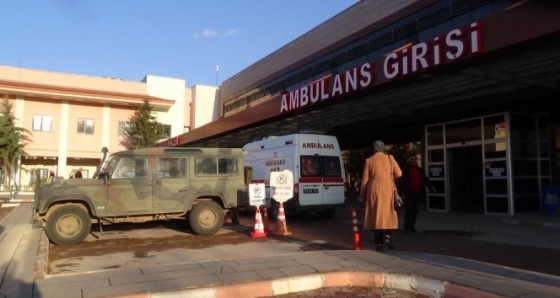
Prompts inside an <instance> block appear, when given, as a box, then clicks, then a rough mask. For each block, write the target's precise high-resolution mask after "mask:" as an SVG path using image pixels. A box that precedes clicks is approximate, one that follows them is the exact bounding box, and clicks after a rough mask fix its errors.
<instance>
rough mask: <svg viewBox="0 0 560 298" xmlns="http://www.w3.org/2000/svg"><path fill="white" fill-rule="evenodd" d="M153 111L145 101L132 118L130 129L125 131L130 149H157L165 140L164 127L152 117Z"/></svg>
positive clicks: (126, 143) (126, 144) (130, 119)
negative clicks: (161, 141)
mask: <svg viewBox="0 0 560 298" xmlns="http://www.w3.org/2000/svg"><path fill="white" fill-rule="evenodd" d="M153 109H154V108H153V106H152V105H150V103H149V102H148V100H144V103H142V105H140V106H139V107H138V109H136V111H135V112H134V114H133V115H132V116H130V118H129V121H130V127H128V129H126V130H125V138H126V139H127V140H126V141H127V142H125V146H127V148H128V149H138V148H147V147H155V146H157V144H158V142H159V141H160V140H161V139H163V138H164V135H163V127H162V125H161V124H160V123H158V122H157V119H156V117H154V116H153V115H152V112H153Z"/></svg>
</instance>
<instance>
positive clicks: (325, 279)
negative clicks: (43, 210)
mask: <svg viewBox="0 0 560 298" xmlns="http://www.w3.org/2000/svg"><path fill="white" fill-rule="evenodd" d="M352 286H359V287H369V288H389V289H398V290H403V291H409V292H413V293H419V294H424V295H427V296H429V297H486V298H498V297H504V296H501V295H497V294H494V293H490V292H486V291H482V290H479V289H475V288H471V287H467V286H464V285H460V284H456V283H451V282H448V281H442V280H437V279H432V278H425V277H421V276H410V275H402V274H392V273H383V272H368V271H337V272H327V273H322V274H311V275H303V276H297V277H287V278H281V279H274V280H265V281H257V282H247V283H237V284H227V285H220V286H215V287H202V288H194V289H183V290H178V291H168V292H158V293H151V292H141V293H135V294H129V295H119V296H115V297H120V298H127V297H128V298H133V297H134V298H140V297H151V298H167V297H208V298H223V297H273V296H275V295H283V294H289V293H295V292H302V291H311V290H317V289H320V288H331V287H352Z"/></svg>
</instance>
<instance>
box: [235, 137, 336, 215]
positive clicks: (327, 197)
mask: <svg viewBox="0 0 560 298" xmlns="http://www.w3.org/2000/svg"><path fill="white" fill-rule="evenodd" d="M243 151H244V152H243V153H244V157H243V160H244V163H245V167H248V168H251V169H252V183H264V184H265V186H266V193H267V195H266V203H267V205H268V206H269V207H272V208H271V217H273V218H275V217H276V215H277V212H278V208H277V205H278V204H277V203H276V201H274V200H271V198H270V173H271V172H275V171H279V172H281V171H284V170H290V171H292V173H293V175H294V197H293V198H292V199H289V200H288V201H286V202H285V203H284V209H285V210H286V212H288V211H290V210H314V211H318V212H319V215H321V216H322V217H325V218H328V217H332V216H333V215H334V213H335V211H336V209H337V208H339V207H342V206H343V205H344V201H345V197H344V193H345V192H344V190H345V182H346V181H345V175H344V164H343V160H342V155H341V152H340V147H339V145H338V141H337V139H336V137H335V136H328V135H318V134H292V135H286V136H273V137H268V138H266V139H263V140H260V141H255V142H252V143H249V144H247V145H245V146H243Z"/></svg>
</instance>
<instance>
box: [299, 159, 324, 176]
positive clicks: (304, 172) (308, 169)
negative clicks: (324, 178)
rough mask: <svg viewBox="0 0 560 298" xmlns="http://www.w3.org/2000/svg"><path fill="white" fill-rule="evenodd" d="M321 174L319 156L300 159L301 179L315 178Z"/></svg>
mask: <svg viewBox="0 0 560 298" xmlns="http://www.w3.org/2000/svg"><path fill="white" fill-rule="evenodd" d="M320 174H321V164H320V162H319V156H302V157H301V177H315V176H320Z"/></svg>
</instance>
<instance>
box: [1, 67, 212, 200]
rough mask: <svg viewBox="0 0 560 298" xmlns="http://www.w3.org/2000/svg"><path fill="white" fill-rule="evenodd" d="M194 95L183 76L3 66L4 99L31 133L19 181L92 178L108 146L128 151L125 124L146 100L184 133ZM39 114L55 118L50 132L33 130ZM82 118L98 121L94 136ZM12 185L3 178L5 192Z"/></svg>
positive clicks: (176, 130)
mask: <svg viewBox="0 0 560 298" xmlns="http://www.w3.org/2000/svg"><path fill="white" fill-rule="evenodd" d="M192 94H193V93H192V91H191V90H190V88H186V87H185V81H184V80H182V79H174V78H164V77H156V76H147V77H146V79H145V81H144V82H127V81H123V80H118V79H112V78H95V77H88V76H80V75H73V74H62V73H52V72H46V71H38V70H30V69H20V68H15V67H6V66H0V98H9V99H10V101H11V102H12V103H13V104H14V116H16V117H17V118H18V119H19V124H18V126H20V127H23V128H25V129H27V130H28V131H30V132H31V134H30V139H31V142H30V143H29V144H27V145H26V146H25V148H24V150H25V151H26V152H27V153H28V155H29V156H27V157H23V158H22V160H21V168H20V171H19V173H18V177H17V178H16V179H17V184H19V185H20V186H23V187H25V186H29V185H30V184H33V183H34V177H33V175H32V173H33V171H36V170H42V171H49V170H54V171H55V173H56V175H57V176H61V177H64V178H68V177H69V175H70V173H71V172H72V171H74V170H77V169H79V168H83V169H84V170H85V171H86V172H87V174H86V175H85V176H86V177H91V175H92V174H93V173H94V172H95V169H96V166H97V164H98V163H99V159H100V157H101V149H102V147H104V146H105V147H107V148H108V149H109V153H113V152H116V151H121V150H125V149H126V147H125V144H124V143H123V141H124V138H123V136H119V135H118V128H119V122H120V121H123V122H128V121H129V119H130V116H132V114H133V113H134V112H135V110H136V108H137V107H138V106H139V105H140V104H142V103H143V101H144V100H146V99H147V100H148V101H150V104H152V105H153V106H154V111H155V112H154V115H155V116H156V117H157V119H158V121H159V122H160V123H163V124H170V125H172V134H173V135H180V134H182V133H183V132H184V127H185V126H189V125H190V114H191V111H190V103H191V101H192V99H191V97H192ZM214 98H215V96H212V99H214ZM35 115H42V116H50V117H51V119H52V122H51V129H50V131H34V130H33V116H35ZM78 119H91V120H93V121H94V132H93V134H84V133H78V131H77V128H78ZM6 183H7V180H4V181H0V190H2V189H1V188H2V184H6ZM23 190H28V189H25V188H24V189H23Z"/></svg>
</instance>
